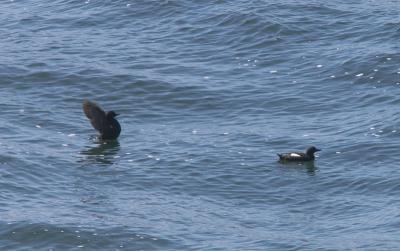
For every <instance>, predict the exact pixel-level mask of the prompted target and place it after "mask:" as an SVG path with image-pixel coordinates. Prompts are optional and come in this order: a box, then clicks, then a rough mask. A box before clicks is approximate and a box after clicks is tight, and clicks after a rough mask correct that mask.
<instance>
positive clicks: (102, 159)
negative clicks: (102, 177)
mask: <svg viewBox="0 0 400 251" xmlns="http://www.w3.org/2000/svg"><path fill="white" fill-rule="evenodd" d="M119 150H120V144H119V142H118V140H107V141H100V140H98V141H97V142H96V145H95V146H94V147H90V148H88V149H86V150H83V151H81V152H80V153H81V154H82V155H83V158H82V159H80V160H79V162H83V163H91V164H103V165H112V164H113V163H114V160H115V156H116V155H117V154H118V152H119Z"/></svg>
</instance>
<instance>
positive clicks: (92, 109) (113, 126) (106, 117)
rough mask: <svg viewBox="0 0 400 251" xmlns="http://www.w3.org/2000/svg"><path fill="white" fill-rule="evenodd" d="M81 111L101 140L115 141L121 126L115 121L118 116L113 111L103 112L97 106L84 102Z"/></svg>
mask: <svg viewBox="0 0 400 251" xmlns="http://www.w3.org/2000/svg"><path fill="white" fill-rule="evenodd" d="M83 111H84V112H85V114H86V117H88V119H89V120H90V123H91V124H92V126H93V127H94V129H96V130H97V131H99V132H100V138H101V139H116V138H118V136H119V134H120V133H121V125H120V124H119V123H118V121H117V120H116V119H115V117H116V116H118V115H119V114H117V113H115V112H114V111H109V112H107V113H106V112H104V111H103V109H101V108H100V107H99V106H98V105H97V104H95V103H93V102H91V101H88V100H85V101H84V102H83Z"/></svg>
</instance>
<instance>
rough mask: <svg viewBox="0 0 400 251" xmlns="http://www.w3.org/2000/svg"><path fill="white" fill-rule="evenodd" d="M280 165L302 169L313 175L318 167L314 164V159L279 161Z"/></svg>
mask: <svg viewBox="0 0 400 251" xmlns="http://www.w3.org/2000/svg"><path fill="white" fill-rule="evenodd" d="M279 164H280V165H282V166H283V167H286V168H292V169H302V170H306V171H307V174H308V175H310V176H314V175H315V174H316V172H317V171H318V167H317V166H315V163H314V161H306V162H283V163H282V162H279Z"/></svg>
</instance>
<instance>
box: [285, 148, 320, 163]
mask: <svg viewBox="0 0 400 251" xmlns="http://www.w3.org/2000/svg"><path fill="white" fill-rule="evenodd" d="M318 151H321V149H318V148H316V147H315V146H312V147H309V148H307V150H306V152H305V153H299V152H292V153H280V154H279V153H278V156H279V162H286V161H299V162H301V161H311V160H314V159H315V156H314V153H315V152H318Z"/></svg>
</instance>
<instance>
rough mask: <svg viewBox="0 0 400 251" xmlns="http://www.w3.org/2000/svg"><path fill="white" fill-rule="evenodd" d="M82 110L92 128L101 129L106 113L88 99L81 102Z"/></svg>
mask: <svg viewBox="0 0 400 251" xmlns="http://www.w3.org/2000/svg"><path fill="white" fill-rule="evenodd" d="M83 111H84V112H85V114H86V117H88V119H89V120H90V123H91V124H92V126H93V127H94V129H96V130H98V131H101V130H102V128H103V125H104V122H105V121H106V113H105V112H104V111H103V110H102V109H101V108H100V107H99V106H98V105H97V104H95V103H93V102H91V101H88V100H85V101H84V102H83Z"/></svg>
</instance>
